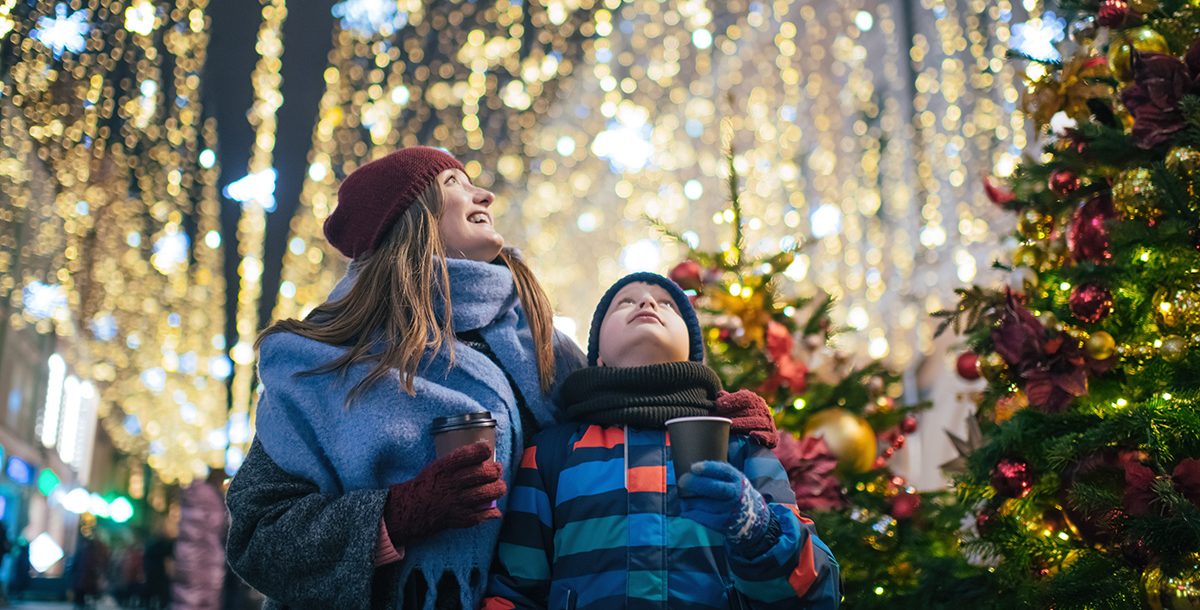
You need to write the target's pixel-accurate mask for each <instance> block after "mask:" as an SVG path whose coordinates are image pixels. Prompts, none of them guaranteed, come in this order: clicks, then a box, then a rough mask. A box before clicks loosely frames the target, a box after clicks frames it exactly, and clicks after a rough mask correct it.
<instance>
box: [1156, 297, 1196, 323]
mask: <svg viewBox="0 0 1200 610" xmlns="http://www.w3.org/2000/svg"><path fill="white" fill-rule="evenodd" d="M1151 302H1152V303H1153V305H1154V313H1155V315H1156V316H1157V317H1158V323H1159V324H1160V325H1162V326H1164V327H1166V328H1170V329H1174V330H1191V329H1194V328H1197V327H1200V291H1197V290H1189V289H1182V290H1167V289H1159V290H1158V291H1156V292H1155V293H1154V297H1153V300H1152V301H1151Z"/></svg>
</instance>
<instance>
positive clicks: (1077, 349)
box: [992, 293, 1112, 413]
mask: <svg viewBox="0 0 1200 610" xmlns="http://www.w3.org/2000/svg"><path fill="white" fill-rule="evenodd" d="M992 342H993V343H994V344H995V348H996V353H998V354H1000V356H1001V357H1003V358H1004V361H1005V362H1007V363H1008V366H1009V370H1010V371H1012V373H1013V376H1014V378H1015V380H1017V381H1019V382H1020V383H1021V385H1022V387H1023V388H1024V390H1025V395H1026V396H1027V397H1028V398H1029V404H1030V405H1031V406H1033V407H1035V408H1038V409H1041V410H1042V411H1045V412H1047V413H1061V412H1062V411H1065V410H1066V409H1067V406H1068V405H1070V404H1071V401H1072V400H1074V399H1075V398H1076V397H1078V396H1083V395H1084V394H1087V391H1088V374H1089V373H1090V374H1098V373H1103V372H1105V371H1107V370H1108V368H1110V367H1111V366H1112V362H1111V359H1110V360H1108V361H1097V360H1093V359H1091V358H1089V357H1088V356H1087V355H1086V354H1085V353H1084V351H1083V347H1082V345H1081V344H1080V343H1079V341H1077V340H1075V339H1072V338H1071V337H1069V336H1068V335H1065V334H1062V333H1051V332H1050V331H1049V330H1047V329H1046V327H1044V326H1042V323H1041V322H1039V321H1038V319H1037V318H1035V317H1034V316H1033V314H1032V313H1030V311H1029V310H1028V309H1026V308H1025V307H1024V306H1023V305H1021V303H1019V302H1018V300H1017V297H1016V295H1014V294H1012V293H1009V295H1008V301H1007V303H1006V305H1005V307H1004V309H1003V311H1002V312H1001V314H1000V326H999V327H998V328H996V329H995V330H993V331H992Z"/></svg>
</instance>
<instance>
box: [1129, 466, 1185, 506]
mask: <svg viewBox="0 0 1200 610" xmlns="http://www.w3.org/2000/svg"><path fill="white" fill-rule="evenodd" d="M1158 478H1159V477H1157V476H1155V474H1154V471H1153V470H1150V468H1149V467H1147V466H1146V465H1145V464H1142V463H1141V462H1133V461H1131V462H1128V463H1126V464H1125V510H1127V511H1129V514H1131V515H1134V516H1143V515H1148V514H1150V513H1151V512H1152V511H1153V510H1155V509H1154V504H1156V503H1157V502H1158V495H1157V494H1155V493H1154V481H1155V480H1157V479H1158ZM1162 478H1164V479H1167V480H1169V481H1171V483H1172V484H1174V486H1175V489H1176V490H1178V491H1179V493H1180V494H1183V497H1185V498H1187V500H1188V502H1191V503H1192V504H1195V505H1196V506H1200V460H1197V459H1194V458H1188V459H1185V460H1182V461H1180V462H1179V463H1178V464H1176V465H1175V470H1173V471H1172V472H1171V474H1170V475H1163V477H1162Z"/></svg>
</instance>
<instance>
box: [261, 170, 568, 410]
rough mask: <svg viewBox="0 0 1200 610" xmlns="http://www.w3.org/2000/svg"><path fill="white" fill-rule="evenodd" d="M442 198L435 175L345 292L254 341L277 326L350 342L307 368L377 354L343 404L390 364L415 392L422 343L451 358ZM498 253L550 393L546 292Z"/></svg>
mask: <svg viewBox="0 0 1200 610" xmlns="http://www.w3.org/2000/svg"><path fill="white" fill-rule="evenodd" d="M442 202H443V200H442V189H441V186H440V185H439V184H438V183H437V181H434V182H433V184H431V185H430V186H429V188H427V189H425V190H424V191H423V192H422V193H421V194H420V195H418V196H417V198H416V200H415V201H414V202H413V204H412V205H410V206H409V207H408V209H407V210H405V211H404V212H403V213H402V214H401V215H400V217H399V218H398V219H397V220H396V224H395V226H393V227H392V230H391V231H390V232H389V233H388V234H387V236H386V237H385V238H384V240H383V242H382V243H381V244H380V245H379V247H378V248H376V249H375V251H374V252H372V253H370V254H369V255H367V257H366V258H365V259H363V260H362V262H361V263H356V264H362V265H363V268H362V271H361V272H360V273H359V276H358V278H357V279H356V280H355V281H354V285H353V286H351V287H350V290H349V291H348V292H347V293H346V294H345V295H344V296H342V297H341V298H339V299H337V300H334V301H329V302H326V303H323V304H321V305H319V306H317V308H316V309H314V310H313V311H312V312H311V313H309V314H308V316H306V317H305V318H304V319H303V320H296V319H288V320H279V321H277V322H275V323H274V324H272V325H271V326H269V327H268V328H267V329H266V330H263V331H262V333H260V334H259V335H258V339H257V341H255V348H258V347H259V346H261V345H262V341H263V339H264V338H266V337H267V336H269V335H271V334H274V333H278V332H290V333H294V334H297V335H300V336H302V337H307V338H309V339H313V340H316V341H320V342H322V343H328V344H330V345H340V346H347V347H349V348H350V349H349V350H348V351H347V352H346V353H345V354H343V355H342V356H339V357H338V358H336V359H335V360H333V361H332V362H330V363H328V364H326V365H324V366H321V367H319V368H317V369H315V370H313V371H310V373H312V374H321V373H327V372H331V371H337V372H338V373H339V375H344V374H345V373H346V371H348V370H349V369H350V367H351V366H352V365H354V364H357V363H359V362H364V361H369V360H376V364H375V367H374V368H373V369H371V372H370V373H369V374H367V376H366V377H365V378H364V379H363V380H361V381H359V382H358V383H357V384H356V385H355V386H354V387H353V388H351V390H350V393H349V395H348V397H347V404H349V402H350V401H352V400H353V399H354V398H355V397H356V396H358V395H359V394H361V393H362V392H363V391H365V390H366V389H367V387H369V386H370V385H371V384H373V383H375V382H376V381H378V380H379V379H380V378H382V377H383V376H385V375H387V372H388V369H396V370H398V371H399V372H400V382H401V385H402V386H403V387H404V391H405V392H407V393H408V394H409V395H410V396H411V395H415V394H416V390H415V389H414V386H413V380H414V378H415V377H416V376H417V375H418V373H419V371H418V370H417V369H418V367H419V365H420V363H421V357H422V356H423V355H424V354H425V352H426V350H429V351H431V352H437V351H440V350H441V349H443V348H446V349H447V350H448V351H449V357H450V363H451V366H453V362H454V323H453V321H452V316H451V311H452V308H453V304H452V303H451V302H450V295H449V292H448V287H449V285H450V274H449V272H448V270H447V268H446V251H445V247H444V246H443V244H442V239H441V236H440V234H439V233H438V220H439V218H441V215H442V210H443V203H442ZM500 259H501V261H502V262H503V263H504V264H505V265H507V266H508V268H509V269H510V270H511V271H512V274H513V279H514V280H515V283H516V288H517V296H518V297H519V298H520V301H521V307H522V308H523V309H524V310H525V317H526V319H527V320H528V323H529V328H530V331H531V333H532V335H533V344H534V353H535V355H536V357H537V367H538V380H539V381H540V383H541V389H542V392H543V393H549V392H550V389H551V387H552V386H553V384H554V312H553V309H552V308H551V307H550V300H549V299H548V298H547V297H546V293H545V292H544V291H543V290H542V287H541V285H540V284H538V281H537V279H536V278H535V277H534V276H533V272H532V271H530V269H529V267H528V266H527V265H526V264H525V262H524V261H522V260H521V259H520V257H519V256H517V254H516V253H515V251H513V250H511V249H508V248H506V249H504V250H503V251H501V253H500ZM435 278H436V279H435ZM435 290H436V291H438V292H439V294H437V295H436V296H439V297H441V299H442V303H443V310H442V312H441V316H438V315H437V312H435V311H434V303H435V302H436V299H435V294H434V291H435ZM439 318H440V319H439ZM376 343H382V345H383V351H382V352H379V351H378V350H372V349H371V348H372V347H373V346H374V345H375V344H376Z"/></svg>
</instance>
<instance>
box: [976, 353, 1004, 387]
mask: <svg viewBox="0 0 1200 610" xmlns="http://www.w3.org/2000/svg"><path fill="white" fill-rule="evenodd" d="M1007 370H1008V363H1007V362H1005V361H1004V356H1001V355H1000V354H997V353H996V352H992V353H990V354H987V355H986V356H984V357H982V358H980V359H979V374H980V375H983V378H984V379H987V380H988V381H997V380H998V379H1000V378H1001V377H1002V376H1004V373H1005V371H1007Z"/></svg>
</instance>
